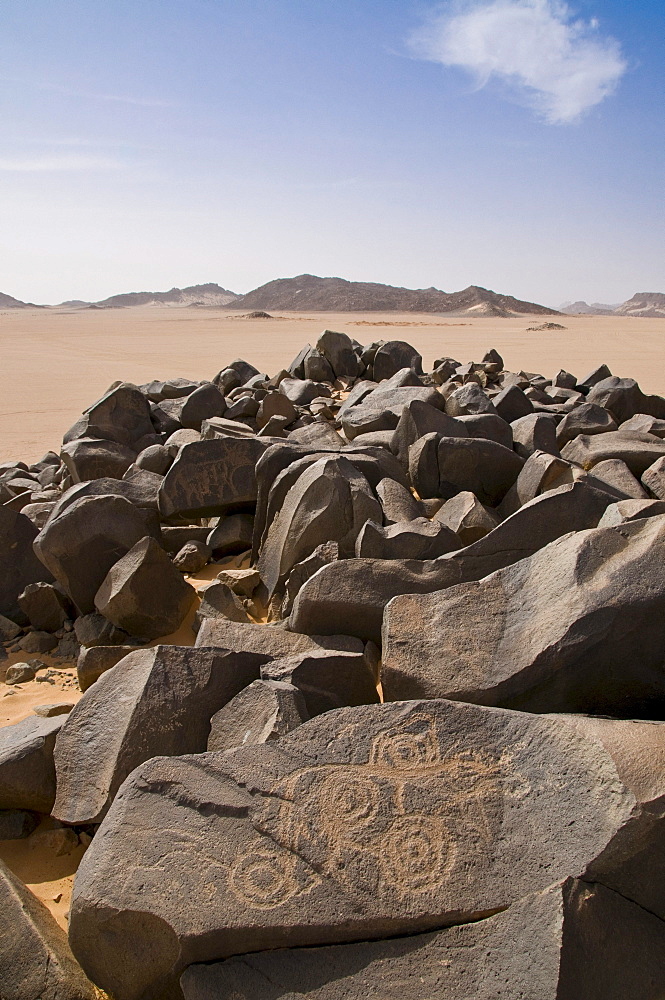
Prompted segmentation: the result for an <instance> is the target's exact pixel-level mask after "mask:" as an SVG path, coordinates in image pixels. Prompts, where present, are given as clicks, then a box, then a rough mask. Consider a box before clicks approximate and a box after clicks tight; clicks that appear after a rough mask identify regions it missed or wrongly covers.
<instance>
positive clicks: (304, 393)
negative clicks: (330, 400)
mask: <svg viewBox="0 0 665 1000" xmlns="http://www.w3.org/2000/svg"><path fill="white" fill-rule="evenodd" d="M279 391H280V392H281V393H282V394H283V395H284V396H286V398H287V399H289V400H290V401H291V402H292V403H293V404H294V405H295V406H307V405H308V404H309V403H311V402H312V400H313V399H316V398H317V396H329V395H330V389H329V388H328V387H327V386H326V385H324V384H323V383H322V382H313V381H312V379H311V378H305V379H299V378H284V379H282V381H281V382H280V383H279Z"/></svg>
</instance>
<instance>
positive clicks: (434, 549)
mask: <svg viewBox="0 0 665 1000" xmlns="http://www.w3.org/2000/svg"><path fill="white" fill-rule="evenodd" d="M459 547H460V540H459V538H458V537H457V535H456V534H455V532H454V531H452V529H451V528H449V527H448V526H447V525H445V524H443V523H442V522H436V521H429V520H428V519H427V518H426V517H418V518H415V519H414V520H412V521H398V522H396V523H395V524H390V525H388V526H387V527H385V528H384V527H382V526H381V525H380V524H376V523H375V522H374V521H367V523H366V524H364V525H363V527H362V529H361V531H360V533H359V535H358V537H357V538H356V546H355V554H356V556H358V557H365V558H367V559H436V558H437V557H438V556H442V555H444V554H445V553H446V552H453V551H454V550H455V549H458V548H459Z"/></svg>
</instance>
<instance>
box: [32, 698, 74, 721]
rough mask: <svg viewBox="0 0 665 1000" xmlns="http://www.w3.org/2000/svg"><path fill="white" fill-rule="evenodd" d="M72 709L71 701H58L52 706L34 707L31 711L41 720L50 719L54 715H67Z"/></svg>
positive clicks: (72, 703)
mask: <svg viewBox="0 0 665 1000" xmlns="http://www.w3.org/2000/svg"><path fill="white" fill-rule="evenodd" d="M73 707H74V702H73V701H60V702H56V703H55V704H53V705H35V707H34V708H33V710H32V711H33V712H34V713H35V715H39V716H41V718H42V719H52V718H53V717H54V716H55V715H67V714H68V713H69V712H71V710H72V709H73Z"/></svg>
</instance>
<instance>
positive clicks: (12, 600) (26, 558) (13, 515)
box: [0, 504, 53, 624]
mask: <svg viewBox="0 0 665 1000" xmlns="http://www.w3.org/2000/svg"><path fill="white" fill-rule="evenodd" d="M37 534H38V532H37V528H36V527H35V525H34V524H33V523H32V521H31V520H29V518H27V517H25V515H23V514H21V513H19V512H18V511H14V510H9V508H8V507H5V506H4V505H3V504H0V614H2V615H3V616H4V617H5V618H9V619H11V620H12V621H15V622H16V623H18V624H27V617H26V615H25V614H24V613H23V611H21V607H20V605H19V602H18V596H19V594H20V593H22V591H24V590H25V588H26V587H27V586H28V584H31V583H39V582H42V581H43V582H47V583H48V582H50V581H52V580H53V577H52V576H51V573H50V571H49V570H48V569H47V567H46V566H45V565H44V564H43V562H41V561H40V560H39V559H38V558H37V556H36V555H35V552H34V550H33V547H32V545H33V542H34V540H35V538H36V537H37Z"/></svg>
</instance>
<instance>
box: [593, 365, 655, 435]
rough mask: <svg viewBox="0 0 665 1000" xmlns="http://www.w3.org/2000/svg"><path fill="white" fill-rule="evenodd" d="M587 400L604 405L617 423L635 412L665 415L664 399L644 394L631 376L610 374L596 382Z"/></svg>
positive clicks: (620, 422) (622, 421) (627, 418)
mask: <svg viewBox="0 0 665 1000" xmlns="http://www.w3.org/2000/svg"><path fill="white" fill-rule="evenodd" d="M587 401H588V402H589V403H597V404H598V405H599V406H603V407H605V409H606V410H609V411H610V413H611V414H612V416H613V417H614V419H615V420H616V422H617V423H618V424H622V423H624V422H625V421H626V420H629V419H630V417H632V416H634V415H635V414H636V413H646V414H649V415H651V416H653V417H658V418H659V419H663V418H664V417H665V399H662V398H661V397H660V396H645V395H644V393H643V392H642V390H641V389H640V387H639V385H638V384H637V382H636V381H635V380H634V379H632V378H617V377H616V376H615V375H611V376H609V378H605V379H602V380H601V381H599V382H596V383H595V385H593V386H592V388H591V391H590V392H589V394H588V396H587Z"/></svg>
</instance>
